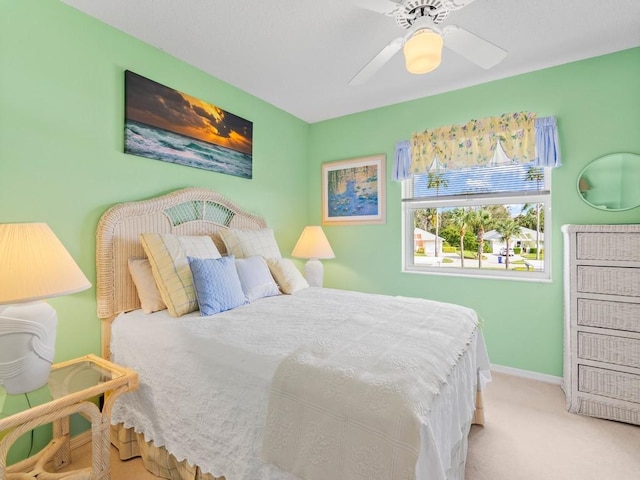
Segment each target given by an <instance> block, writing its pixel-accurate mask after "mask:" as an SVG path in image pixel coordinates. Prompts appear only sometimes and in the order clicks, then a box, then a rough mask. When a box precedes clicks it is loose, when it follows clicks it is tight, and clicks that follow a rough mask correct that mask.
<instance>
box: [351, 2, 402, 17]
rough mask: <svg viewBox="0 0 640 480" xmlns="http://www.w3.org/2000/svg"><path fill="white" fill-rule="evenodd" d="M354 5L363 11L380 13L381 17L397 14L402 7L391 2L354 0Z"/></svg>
mask: <svg viewBox="0 0 640 480" xmlns="http://www.w3.org/2000/svg"><path fill="white" fill-rule="evenodd" d="M354 3H355V5H356V6H357V7H359V8H362V9H364V10H371V11H372V12H376V13H381V14H383V15H389V16H392V15H394V14H395V13H396V12H398V11H399V10H400V9H401V8H403V7H402V5H401V4H400V3H398V2H394V1H393V0H355V2H354Z"/></svg>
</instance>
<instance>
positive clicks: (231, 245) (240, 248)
mask: <svg viewBox="0 0 640 480" xmlns="http://www.w3.org/2000/svg"><path fill="white" fill-rule="evenodd" d="M219 233H220V237H222V241H223V242H224V244H225V246H226V247H227V254H229V255H233V256H234V257H236V258H248V257H253V256H254V255H261V256H263V257H265V258H281V257H282V255H281V254H280V248H279V247H278V243H277V242H276V238H275V236H274V235H273V230H272V229H270V228H263V229H261V230H239V229H236V228H223V229H221V230H220V232H219Z"/></svg>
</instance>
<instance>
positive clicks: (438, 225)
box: [402, 146, 551, 281]
mask: <svg viewBox="0 0 640 480" xmlns="http://www.w3.org/2000/svg"><path fill="white" fill-rule="evenodd" d="M495 155H496V156H495V157H494V162H493V164H492V165H490V166H482V167H471V168H466V169H461V170H444V171H439V170H438V169H437V168H433V169H431V170H430V171H428V172H425V173H422V174H414V175H412V176H411V177H410V178H408V179H406V180H403V182H402V184H403V185H402V192H403V201H402V205H403V207H402V210H403V262H404V265H403V270H404V271H406V272H414V273H427V274H441V275H443V274H444V275H464V276H481V277H493V278H509V279H514V280H516V279H519V280H533V281H535V280H537V281H540V280H548V279H550V278H551V271H550V261H549V259H550V253H551V252H550V246H551V232H550V225H551V192H550V185H551V169H550V168H543V167H537V166H535V165H534V163H533V162H531V163H525V164H515V163H512V162H510V161H509V159H508V158H507V157H506V156H505V155H504V151H502V149H501V148H500V146H498V148H497V149H496V154H495ZM435 164H436V167H437V162H435Z"/></svg>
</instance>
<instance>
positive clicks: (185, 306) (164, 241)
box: [140, 233, 220, 317]
mask: <svg viewBox="0 0 640 480" xmlns="http://www.w3.org/2000/svg"><path fill="white" fill-rule="evenodd" d="M140 240H141V242H142V248H143V249H144V252H145V253H146V255H147V258H148V259H149V263H150V264H151V271H152V272H153V277H154V278H155V280H156V284H157V285H158V290H160V296H162V300H163V301H164V303H165V304H166V305H167V310H169V314H171V316H173V317H180V316H182V315H184V314H185V313H189V312H193V311H194V310H197V309H198V301H197V299H196V291H195V287H194V286H193V276H192V275H191V268H189V261H188V260H187V257H195V258H220V252H218V249H217V248H216V246H215V244H214V243H213V240H212V239H211V237H207V236H197V237H190V236H179V235H173V234H170V233H143V234H142V235H140Z"/></svg>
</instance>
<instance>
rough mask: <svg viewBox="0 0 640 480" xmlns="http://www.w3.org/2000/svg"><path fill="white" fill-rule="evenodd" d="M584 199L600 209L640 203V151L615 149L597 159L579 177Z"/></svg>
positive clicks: (615, 209)
mask: <svg viewBox="0 0 640 480" xmlns="http://www.w3.org/2000/svg"><path fill="white" fill-rule="evenodd" d="M578 192H579V193H580V196H581V197H582V199H583V200H584V201H585V202H586V203H588V204H589V205H591V206H592V207H594V208H598V209H600V210H609V211H620V210H629V209H631V208H635V207H638V206H640V155H637V154H635V153H612V154H611V155H605V156H604V157H600V158H597V159H595V160H594V161H593V162H591V163H590V164H589V165H587V166H586V167H585V168H584V170H582V172H581V173H580V176H579V177H578Z"/></svg>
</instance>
